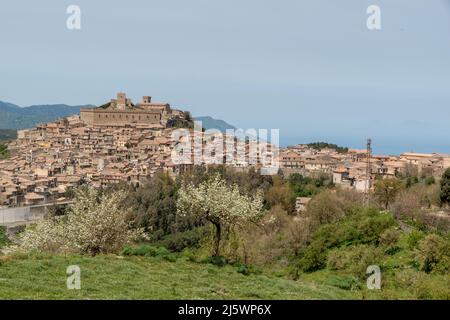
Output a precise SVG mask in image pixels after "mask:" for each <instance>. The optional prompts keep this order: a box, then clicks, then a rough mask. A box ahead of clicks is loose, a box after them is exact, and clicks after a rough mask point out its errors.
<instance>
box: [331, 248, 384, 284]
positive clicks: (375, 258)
mask: <svg viewBox="0 0 450 320" xmlns="http://www.w3.org/2000/svg"><path fill="white" fill-rule="evenodd" d="M383 258H384V257H383V253H382V251H381V250H380V249H379V248H376V247H373V246H367V245H357V246H352V247H348V248H340V249H336V250H333V251H330V253H329V254H328V259H327V267H328V268H329V269H331V270H339V271H345V272H348V273H350V274H352V275H354V276H356V277H360V278H361V279H362V278H364V277H365V276H366V270H367V267H368V266H371V265H381V263H382V262H383Z"/></svg>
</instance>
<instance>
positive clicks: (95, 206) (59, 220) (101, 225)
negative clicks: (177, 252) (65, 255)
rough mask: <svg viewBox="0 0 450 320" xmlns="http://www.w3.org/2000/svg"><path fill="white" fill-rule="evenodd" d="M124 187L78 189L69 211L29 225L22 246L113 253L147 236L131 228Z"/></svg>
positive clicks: (42, 249)
mask: <svg viewBox="0 0 450 320" xmlns="http://www.w3.org/2000/svg"><path fill="white" fill-rule="evenodd" d="M126 197H127V193H125V192H123V191H116V192H112V193H111V194H101V192H100V191H99V190H97V189H93V188H88V189H79V190H78V191H77V194H76V201H75V203H74V204H73V205H71V206H70V208H69V210H68V213H67V214H66V215H65V216H61V217H50V218H47V219H44V220H41V221H39V222H38V223H37V224H36V225H35V226H31V227H27V228H26V229H25V232H24V234H23V237H22V239H21V244H20V247H21V248H22V249H25V250H27V251H31V250H38V251H46V252H76V253H88V254H92V255H95V254H99V253H111V252H118V251H119V250H120V249H122V248H123V247H124V245H126V244H129V243H132V242H134V241H135V240H138V239H140V238H142V237H143V236H144V234H143V231H142V230H141V229H132V228H131V226H130V223H129V221H128V219H127V217H128V214H129V210H128V209H126V208H123V206H122V204H123V201H124V200H125V198H126Z"/></svg>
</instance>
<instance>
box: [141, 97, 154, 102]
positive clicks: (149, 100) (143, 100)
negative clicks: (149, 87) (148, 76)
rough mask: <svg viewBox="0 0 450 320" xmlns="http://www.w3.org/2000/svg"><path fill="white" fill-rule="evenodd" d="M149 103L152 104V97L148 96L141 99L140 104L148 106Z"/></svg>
mask: <svg viewBox="0 0 450 320" xmlns="http://www.w3.org/2000/svg"><path fill="white" fill-rule="evenodd" d="M150 103H152V97H150V96H143V97H142V104H150Z"/></svg>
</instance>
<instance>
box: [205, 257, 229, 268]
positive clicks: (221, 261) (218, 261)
mask: <svg viewBox="0 0 450 320" xmlns="http://www.w3.org/2000/svg"><path fill="white" fill-rule="evenodd" d="M202 262H203V263H210V264H212V265H215V266H217V267H223V266H225V265H226V264H227V263H228V261H227V259H226V258H225V257H222V256H212V257H208V258H206V259H204V260H203V261H202Z"/></svg>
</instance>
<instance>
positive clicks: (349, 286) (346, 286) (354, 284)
mask: <svg viewBox="0 0 450 320" xmlns="http://www.w3.org/2000/svg"><path fill="white" fill-rule="evenodd" d="M327 284H329V285H331V286H333V287H337V288H340V289H343V290H359V289H361V283H360V281H359V279H358V278H355V277H351V276H337V275H333V276H331V277H330V278H329V279H328V280H327Z"/></svg>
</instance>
